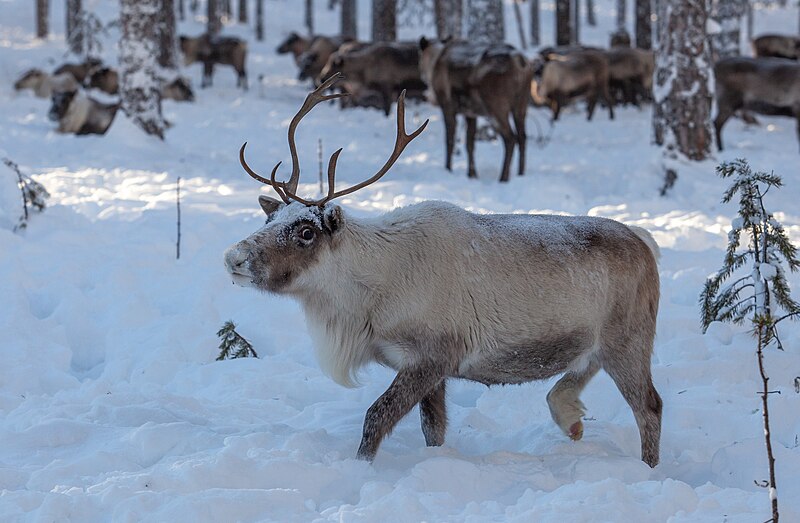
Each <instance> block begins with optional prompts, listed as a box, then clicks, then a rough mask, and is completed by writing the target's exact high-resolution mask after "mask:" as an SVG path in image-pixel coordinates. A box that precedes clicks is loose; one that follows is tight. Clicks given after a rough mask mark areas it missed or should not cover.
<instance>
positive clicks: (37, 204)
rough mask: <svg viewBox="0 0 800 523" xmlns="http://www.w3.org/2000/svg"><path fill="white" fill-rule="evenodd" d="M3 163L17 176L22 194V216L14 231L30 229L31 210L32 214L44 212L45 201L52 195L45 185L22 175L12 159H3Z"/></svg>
mask: <svg viewBox="0 0 800 523" xmlns="http://www.w3.org/2000/svg"><path fill="white" fill-rule="evenodd" d="M3 163H4V164H6V167H8V168H9V169H11V170H12V171H14V173H15V174H16V175H17V187H18V188H19V190H20V193H21V194H22V214H21V215H20V217H19V220H18V221H17V224H16V225H15V226H14V229H13V230H14V232H16V231H19V230H22V229H25V228H26V227H28V220H29V219H30V212H29V209H30V211H31V212H42V211H43V210H44V208H45V207H46V206H47V202H46V201H45V200H47V198H49V197H50V193H49V192H47V189H45V188H44V185H42V184H41V183H39V182H37V181H36V180H34V179H33V178H31V177H30V176H26V175H24V174H22V171H20V169H19V166H18V165H17V164H16V162H14V161H12V160H11V159H10V158H3Z"/></svg>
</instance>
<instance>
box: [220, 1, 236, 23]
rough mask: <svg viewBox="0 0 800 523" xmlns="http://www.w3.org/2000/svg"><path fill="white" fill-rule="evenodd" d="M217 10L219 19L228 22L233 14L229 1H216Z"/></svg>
mask: <svg viewBox="0 0 800 523" xmlns="http://www.w3.org/2000/svg"><path fill="white" fill-rule="evenodd" d="M217 9H219V13H220V19H223V18H224V19H225V20H226V21H227V20H230V19H231V15H232V14H233V7H232V6H231V0H217Z"/></svg>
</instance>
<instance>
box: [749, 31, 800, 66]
mask: <svg viewBox="0 0 800 523" xmlns="http://www.w3.org/2000/svg"><path fill="white" fill-rule="evenodd" d="M753 52H754V53H755V55H756V56H757V57H761V58H764V57H769V56H772V57H775V58H788V59H790V60H797V59H798V58H800V36H795V35H776V34H770V35H762V36H759V37H758V38H756V39H754V40H753Z"/></svg>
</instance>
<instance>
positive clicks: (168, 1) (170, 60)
mask: <svg viewBox="0 0 800 523" xmlns="http://www.w3.org/2000/svg"><path fill="white" fill-rule="evenodd" d="M160 18H161V20H159V24H158V33H159V34H158V39H159V50H158V65H160V66H161V67H163V68H164V69H177V68H178V40H177V37H176V30H175V0H161V13H160Z"/></svg>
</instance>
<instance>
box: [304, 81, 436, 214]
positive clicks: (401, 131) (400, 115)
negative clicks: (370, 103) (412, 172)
mask: <svg viewBox="0 0 800 523" xmlns="http://www.w3.org/2000/svg"><path fill="white" fill-rule="evenodd" d="M405 100H406V91H405V89H403V92H402V93H400V97H399V98H398V99H397V138H396V139H395V142H394V150H393V151H392V155H391V156H389V159H388V160H386V163H385V164H383V167H381V168H380V170H379V171H378V172H377V173H375V174H374V175H373V176H372V177H371V178H369V179H368V180H365V181H363V182H361V183H359V184H356V185H354V186H352V187H349V188H347V189H344V190H343V191H338V192H334V191H333V178H334V173H333V171H334V170H335V169H336V161H337V160H338V159H339V153H340V152H341V149H339V150H338V151H336V152H335V153H334V154H333V156H331V162H330V163H329V164H328V184H329V186H328V195H327V196H326V197H325V198H323V199H321V200H318V201H317V202H316V204H317V205H324V204H325V203H327V202H329V201H331V200H333V199H334V198H339V197H340V196H345V195H347V194H351V193H354V192H356V191H357V190H359V189H361V188H363V187H366V186H367V185H370V184H372V183H375V182H377V181H378V180H380V179H381V177H382V176H383V175H384V174H386V173H387V172H388V171H389V169H391V168H392V166H393V165H394V164H395V162H397V159H398V158H400V155H401V154H403V150H404V149H405V148H406V146H407V145H408V144H409V143H411V141H412V140H414V138H416V137H417V136H419V135H420V133H422V131H424V130H425V127H427V126H428V122H429V120H425V123H423V124H422V125H420V126H419V128H418V129H417V130H416V131H414V132H413V133H411V134H406V129H405V121H406V119H405V116H406V106H405Z"/></svg>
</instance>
